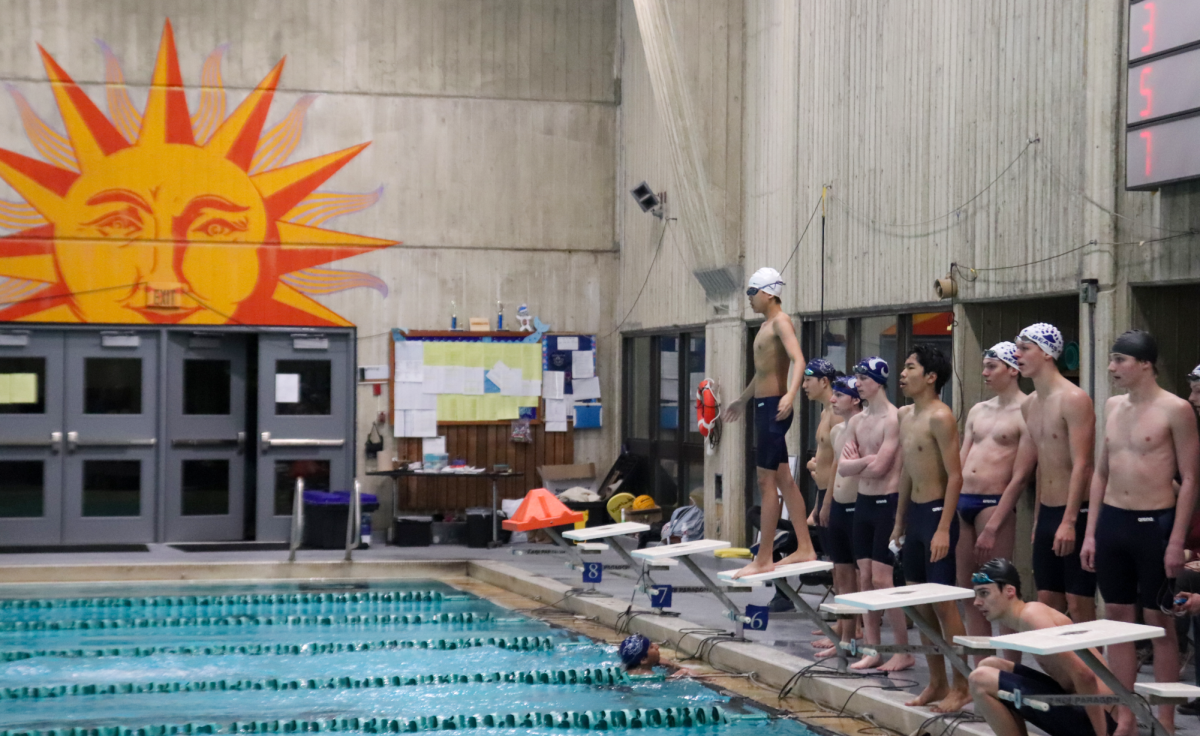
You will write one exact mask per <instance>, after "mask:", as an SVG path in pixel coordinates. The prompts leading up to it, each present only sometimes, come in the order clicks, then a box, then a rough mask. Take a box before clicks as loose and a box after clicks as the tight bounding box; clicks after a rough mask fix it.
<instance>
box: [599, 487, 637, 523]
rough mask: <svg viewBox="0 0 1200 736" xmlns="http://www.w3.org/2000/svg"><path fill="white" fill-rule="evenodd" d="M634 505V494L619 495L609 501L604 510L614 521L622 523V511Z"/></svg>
mask: <svg viewBox="0 0 1200 736" xmlns="http://www.w3.org/2000/svg"><path fill="white" fill-rule="evenodd" d="M632 505H633V494H632V493H617V494H615V495H614V496H613V497H612V498H610V499H608V504H607V505H605V507H604V508H605V509H606V510H607V511H608V515H609V516H611V517H612V520H613V521H616V522H621V521H624V519H622V518H621V510H622V509H627V508H629V507H630V506H632Z"/></svg>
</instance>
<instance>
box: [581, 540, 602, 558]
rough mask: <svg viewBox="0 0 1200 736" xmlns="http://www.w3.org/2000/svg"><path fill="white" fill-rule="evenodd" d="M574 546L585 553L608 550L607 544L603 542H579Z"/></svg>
mask: <svg viewBox="0 0 1200 736" xmlns="http://www.w3.org/2000/svg"><path fill="white" fill-rule="evenodd" d="M575 547H576V548H577V549H578V550H579V551H580V552H582V553H583V554H585V555H598V554H600V553H601V552H606V551H608V545H607V544H605V543H604V542H579V543H578V544H576V545H575Z"/></svg>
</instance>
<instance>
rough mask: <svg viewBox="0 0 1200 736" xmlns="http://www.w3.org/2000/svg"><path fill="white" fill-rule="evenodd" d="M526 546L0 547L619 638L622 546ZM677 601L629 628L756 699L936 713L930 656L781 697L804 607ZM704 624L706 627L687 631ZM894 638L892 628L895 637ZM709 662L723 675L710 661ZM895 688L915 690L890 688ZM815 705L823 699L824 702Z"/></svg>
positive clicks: (976, 728)
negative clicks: (735, 634) (375, 592)
mask: <svg viewBox="0 0 1200 736" xmlns="http://www.w3.org/2000/svg"><path fill="white" fill-rule="evenodd" d="M516 549H518V550H520V551H523V552H528V553H527V554H520V555H514V554H513V549H512V548H501V549H496V550H487V549H468V548H465V547H455V546H442V545H438V546H432V547H386V546H379V545H377V546H375V547H374V548H372V549H369V550H362V551H358V552H355V554H354V560H355V562H353V563H349V564H347V563H345V562H343V561H342V558H343V554H344V553H343V552H340V551H332V550H330V551H318V550H302V551H301V552H300V553H299V555H298V559H297V562H296V563H292V564H289V563H287V562H286V559H287V553H286V552H280V551H249V552H247V551H237V552H207V551H206V552H183V551H180V550H177V549H174V548H171V547H167V546H165V545H150V551H149V552H115V553H71V552H68V553H36V554H6V555H2V556H0V583H7V584H16V585H9V586H4V588H6V590H4V589H0V595H3V594H5V593H7V594H8V595H13V594H22V593H25V592H26V590H28V589H33V588H35V587H36V588H38V589H40V591H41V592H42V593H43V594H45V592H46V591H45V585H46V584H47V583H54V582H61V583H102V582H109V581H111V583H113V584H115V585H114V587H115V586H119V585H120V583H121V582H122V581H144V580H174V581H181V580H254V579H257V580H261V579H314V578H324V579H329V578H335V579H383V578H397V577H405V578H431V579H438V580H444V581H446V582H448V583H452V584H454V585H456V586H457V587H461V588H464V589H466V590H470V591H471V592H475V593H479V594H480V595H484V596H485V597H488V598H489V599H492V600H495V601H496V602H497V603H500V604H502V605H506V606H509V607H512V608H514V609H520V610H531V609H533V608H535V607H544V606H550V605H556V606H557V607H558V608H559V609H561V610H563V611H564V613H562V614H558V613H550V614H548V615H547V614H546V612H545V611H544V610H543V611H541V612H540V614H541V615H542V616H543V617H544V618H547V619H548V620H551V621H553V622H554V623H556V624H559V625H565V626H568V627H569V628H573V629H576V630H579V631H580V632H581V633H585V634H588V635H589V636H593V637H596V638H604V639H607V640H609V641H616V640H618V639H619V638H620V635H618V634H617V633H616V632H615V631H613V629H614V628H616V627H617V626H618V625H619V623H621V622H620V621H619V618H620V617H622V614H623V613H624V612H625V611H626V610H627V608H628V606H629V604H630V596H631V593H632V592H633V588H634V582H635V580H634V579H635V577H636V573H632V572H631V571H629V570H627V569H619V565H620V564H621V560H620V559H619V558H618V557H617V555H616V553H614V552H612V551H608V552H604V553H602V554H601V555H598V556H595V557H589V558H588V560H589V561H591V560H597V561H601V562H604V563H605V564H606V565H611V566H614V567H617V568H618V569H606V570H605V574H604V580H603V582H602V583H600V584H598V585H596V586H595V590H596V592H597V593H599V594H601V595H597V596H593V595H587V596H576V595H568V591H570V590H572V589H573V588H574V589H580V588H583V587H584V586H583V585H582V583H581V577H580V573H579V572H577V571H574V570H571V569H568V568H567V567H566V565H565V564H564V563H565V562H566V556H565V555H564V554H561V553H553V552H551V550H552V549H553V548H552V547H551V546H549V545H544V544H543V545H520V546H519V547H518V548H516ZM699 562H700V564H701V566H702V567H704V568H707V569H709V570H712V572H713V573H714V574H715V572H716V571H718V570H724V569H731V568H736V567H738V566H740V565H741V564H743V563H741V562H739V561H737V560H718V559H716V558H714V557H711V556H709V557H704V558H699ZM392 563H395V564H392ZM653 576H654V579H655V581H656V582H658V583H669V584H672V585H675V586H679V587H682V586H687V588H689V589H695V588H696V587H697V586H698V585H699V581H697V580H696V579H695V578H694V577H693V576H692V575H691V573H689V572H688V571H687V570H686V569H684V568H683V567H682V566H680V567H679V568H675V569H672V570H669V571H655V572H654V573H653ZM22 583H24V584H30V585H29V586H28V588H27V586H26V585H22ZM105 587H106V588H107V586H105ZM104 592H105V593H109V592H111V593H118V592H119V591H118V590H113V591H108V590H105V591H104ZM823 592H824V591H823V590H817V589H815V588H805V589H803V590H802V591H801V593H802V595H804V596H805V598H806V599H807V600H808V601H809V602H810V603H813V604H816V603H817V602H818V601H819V600H820V598H821V594H822V593H823ZM773 594H774V589H773V588H770V587H763V588H756V589H754V590H753V591H751V592H749V593H737V594H732V595H731V597H732V598H733V600H734V601H735V602H736V603H737V604H738V605H745V604H747V603H755V604H759V605H766V604H767V602H768V601H769V600H770V599H771V597H772V596H773ZM634 605H635V608H641V609H642V610H648V609H647V608H646V606H648V601H647V600H646V598H645V596H643V595H640V594H639V595H637V596H636V598H635V599H634ZM672 610H673V611H676V612H679V613H680V616H679V617H660V616H654V615H642V616H637V617H635V618H633V619H632V621H631V622H628V623H627V624H626V625H627V626H628V627H629V628H630V629H631V630H633V631H637V632H639V633H642V634H645V635H646V636H649V637H650V638H651V639H654V640H656V641H659V642H665V646H666V648H667V649H668V650H669V652H668V654H669V653H670V652H678V653H679V655H678V657H676V658H686V657H688V656H689V655H693V654H695V653H696V652H697V650H698V649H700V648H703V649H705V651H704V652H703V654H704V655H705V662H704V663H703V664H704V665H708V666H711V667H716V668H719V669H720V670H725V671H729V672H740V673H748V672H752V673H754V680H755V683H761V684H762V685H764V686H766V687H769V688H772V689H771V690H768V689H764V687H758V686H756V684H755V683H752V682H750V680H748V679H745V678H742V679H737V678H716V681H717V682H719V684H720V685H721V686H722V687H725V688H727V689H729V690H731V691H733V692H737V693H738V694H742V695H747V696H748V697H752V698H753V699H755V700H758V701H759V702H762V703H764V704H765V705H768V706H771V707H775V708H780V709H782V710H787V711H790V712H794V713H797V714H798V715H799V716H800V717H801V718H804V719H808V720H810V722H811V723H813V724H814V725H817V726H821V727H824V728H831V729H834V730H836V731H840V732H844V733H855V732H856V730H858V729H860V728H863V727H866V726H868V724H867V723H866V722H864V721H861V720H858V721H856V720H850V719H844V718H835V717H833V716H835V715H836V713H837V712H838V711H840V710H841V709H843V708H844V710H845V712H846V713H852V714H854V715H858V716H862V715H864V714H865V715H867V716H868V717H870V718H872V719H874V720H875V721H877V722H878V723H880V724H881V725H884V726H887V727H889V728H892V729H896V730H897V731H900V732H902V733H913V732H914V731H915V730H916V729H917V727H918V726H920V725H921V724H922V722H924V721H925V720H926V719H928V718H929V717H930V716H931V715H933V714H931V713H930V712H929V710H928V709H924V708H920V709H918V708H909V707H907V706H905V705H904V704H903V703H904V701H905V700H907V699H909V698H911V697H913V696H915V694H916V693H917V692H918V691H919V688H921V687H924V684H925V683H926V682H927V678H928V672H927V670H925V668H924V661H923V658H922V657H918V665H917V667H915V668H914V669H913V670H910V671H908V672H904V673H900V674H899V675H897V677H896V678H895V679H894V680H893V681H892V682H890V683H889V681H888V680H886V679H885V678H882V677H873V678H871V679H862V680H848V679H829V678H805V679H803V680H802V681H801V682H800V683H799V684H798V685H797V687H796V689H795V690H794V691H793V693H794V694H796V695H798V696H801V697H791V698H787V699H783V700H781V699H779V697H778V694H777V690H778V688H779V687H781V686H782V685H783V684H784V683H785V682H786V681H787V680H788V679H789V678H790V677H791V676H792V675H793V674H795V673H796V672H798V671H799V670H801V669H802V668H804V667H807V666H809V665H810V664H812V661H813V660H812V652H813V649H812V647H811V645H810V642H811V641H812V640H813V639H814V638H815V637H814V636H813V635H812V633H811V632H812V630H813V627H812V625H811V624H809V623H808V622H807V621H806V620H804V619H803V618H801V617H800V616H799V615H798V614H795V613H786V614H771V618H770V625H769V626H768V628H767V630H766V631H761V632H755V631H748V632H746V635H745V636H746V641H745V642H721V643H719V644H716V645H715V646H712V642H711V641H710V642H709V643H707V644H706V645H705V646H703V647H702V646H701V642H702V640H703V639H704V638H705V637H706V636H708V635H709V631H708V630H710V629H718V630H722V631H730V630H731V622H730V621H729V620H728V619H727V618H725V616H724V609H723V608H722V607H721V606H720V604H719V603H718V602H717V601H716V599H715V598H714V597H713V596H711V595H710V594H708V593H707V592H703V593H700V592H677V593H676V594H675V601H674V604H673V606H672ZM695 629H704V630H705V631H704V632H702V633H696V632H695V631H689V630H695ZM888 637H889V634H888V633H887V628H886V627H885V641H886V640H888ZM910 637H911V641H912V642H913V643H916V642H917V639H916V632H915V631H911V632H910ZM684 663H685V664H686V665H687V666H689V668H690V667H692V666H693V662H691V661H687V662H684ZM1150 669H1151V668H1150V666H1146V667H1145V668H1143V672H1142V674H1141V679H1144V680H1150V679H1152V677H1151V676H1150ZM704 671H706V672H709V673H714V674H715V673H716V672H717V670H712V669H707V670H704ZM1192 671H1193V670H1192V665H1191V664H1190V663H1189V665H1188V667H1187V671H1186V673H1185V677H1184V679H1185V681H1189V682H1191V681H1194V680H1192ZM889 685H897V686H907V687H905V688H904V689H898V690H883V689H880V688H882V687H887V686H889ZM864 686H866V687H864ZM743 690H745V691H744V692H743ZM813 703H818V704H820V706H814V704H813ZM943 724H944V725H943ZM1176 725H1177V731H1176V733H1178V734H1181V736H1200V722H1198V720H1197V718H1196V717H1193V716H1183V715H1177V716H1176ZM949 728H950V724H949V723H947V722H942V723H935V724H932V725H931V726H927V727H926V729H925V731H926V732H928V733H929V734H931V736H940V735H941V734H942V733H943V732H944V731H948V730H949ZM954 733H958V734H981V735H982V734H990V733H991V730H990V729H988V728H987V727H986V726H985V725H983V724H978V723H961V724H959V725H958V726H957V728H955V729H954Z"/></svg>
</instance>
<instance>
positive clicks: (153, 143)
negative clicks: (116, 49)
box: [0, 21, 395, 326]
mask: <svg viewBox="0 0 1200 736" xmlns="http://www.w3.org/2000/svg"><path fill="white" fill-rule="evenodd" d="M101 47H102V50H103V52H104V55H105V60H106V65H105V66H106V82H107V84H106V85H105V86H106V95H107V101H108V109H109V115H107V116H106V115H105V114H104V113H103V112H101V111H100V109H99V108H98V107H97V106H96V104H95V103H94V102H93V101H92V100H91V99H90V98H89V97H88V96H87V94H86V93H85V92H84V91H83V90H82V89H81V88H80V87H79V86H78V85H77V84H76V83H75V82H74V81H73V80H72V79H71V78H70V77H69V76H68V75H67V73H66V72H65V71H64V70H63V69H62V68H61V67H60V66H59V65H58V64H57V63H56V62H55V61H54V59H53V58H52V57H51V56H50V55H49V54H48V53H47V52H46V51H45V49H42V48H41V47H40V46H39V47H38V48H39V50H40V51H41V56H42V61H43V63H44V65H45V67H46V74H47V76H48V77H49V80H50V83H51V85H52V87H53V91H54V97H55V101H56V102H57V104H58V110H59V114H60V115H61V117H62V122H63V126H64V128H65V130H66V136H65V137H64V136H63V135H61V134H59V133H58V132H57V131H55V130H54V129H53V128H51V127H50V126H48V125H46V124H45V123H44V122H42V120H41V119H40V118H39V117H38V116H37V114H36V113H35V112H34V111H33V109H32V107H31V106H30V105H29V103H28V102H27V101H26V100H25V99H24V97H23V96H21V94H20V93H19V92H18V91H17V90H16V89H14V88H12V87H11V86H10V87H9V92H10V94H12V96H13V99H14V100H15V101H16V103H17V107H18V110H19V111H20V114H21V120H22V124H23V125H24V128H25V131H26V133H27V135H28V136H29V139H30V142H31V144H32V145H33V146H34V148H35V149H37V151H38V152H39V153H40V154H41V155H42V156H43V158H44V160H39V159H35V158H31V157H29V156H24V155H22V154H19V153H15V152H13V151H9V150H5V149H0V178H2V179H3V180H4V181H5V182H7V183H8V184H9V186H11V187H12V188H13V189H14V190H16V192H17V193H18V194H19V195H20V196H21V197H22V198H23V199H24V200H25V201H24V202H2V201H0V227H7V228H9V229H14V230H19V232H14V233H12V234H10V235H7V236H5V237H2V238H0V276H4V277H6V280H4V281H3V282H2V283H0V320H7V321H14V320H24V321H37V322H88V323H122V324H128V323H153V324H252V325H297V326H301V325H313V326H326V325H348V324H349V322H347V321H346V320H345V319H343V318H342V317H340V316H339V315H337V314H335V313H334V312H332V311H331V310H329V309H327V308H325V307H324V306H322V305H321V304H320V303H318V302H317V301H316V300H314V299H313V298H311V296H310V295H316V294H328V293H332V292H335V291H340V290H343V289H348V288H356V287H360V286H366V287H371V288H375V289H377V290H379V291H380V292H381V293H384V294H386V287H385V286H384V285H383V283H382V282H380V281H379V280H378V279H376V278H375V277H374V276H371V275H369V274H363V273H357V272H353V271H338V270H334V269H328V268H322V266H323V265H324V264H327V263H330V262H332V261H337V260H341V259H343V258H349V257H350V256H354V255H357V254H360V253H364V252H367V251H371V250H374V249H377V248H382V247H386V246H389V245H393V244H394V243H395V241H390V240H378V239H376V238H368V237H364V236H360V235H351V234H347V233H342V232H337V231H333V230H328V229H325V228H322V227H320V225H321V224H322V223H324V222H325V221H327V220H328V219H330V218H332V217H336V216H338V215H343V214H348V213H351V212H356V211H359V210H362V209H364V208H366V207H369V206H370V205H372V204H374V203H375V202H376V201H377V200H378V199H379V196H380V194H381V191H382V190H377V191H375V192H373V193H370V194H341V193H336V192H318V191H316V189H317V187H319V186H320V185H321V184H323V183H324V182H325V181H326V180H328V179H329V178H330V177H331V176H333V175H334V174H335V173H336V172H337V171H338V170H339V169H341V168H342V167H343V166H345V165H346V164H347V163H348V162H349V161H350V160H351V159H353V158H354V157H355V156H357V155H358V154H359V153H360V152H361V151H362V150H363V149H364V148H366V147H367V145H368V144H367V143H363V144H360V145H356V146H353V147H351V148H347V149H345V150H342V151H337V152H335V153H329V154H326V155H323V156H318V157H316V158H311V159H308V160H305V161H299V162H297V163H292V164H288V163H286V162H287V159H288V157H289V156H290V154H291V153H292V151H293V150H294V149H295V147H296V145H297V144H298V143H299V139H300V131H301V128H302V126H303V120H304V115H305V111H306V110H307V108H308V107H309V105H310V104H311V102H312V97H311V96H305V97H303V98H301V99H300V100H299V101H298V102H297V103H296V105H295V107H294V108H293V109H292V111H291V112H290V113H289V114H288V115H287V117H286V118H285V119H284V120H282V121H281V122H280V123H279V124H278V125H276V126H275V127H273V128H271V129H269V130H267V131H266V133H265V134H264V132H263V129H264V127H265V123H266V119H267V113H268V110H269V109H270V106H271V101H272V98H273V97H274V93H275V89H276V86H277V85H278V84H279V79H280V75H281V74H282V72H283V61H280V62H279V64H278V65H276V67H275V68H274V69H272V70H271V73H270V74H268V75H267V77H266V78H265V79H264V80H263V81H262V82H261V83H260V84H259V85H258V87H256V88H255V89H254V90H253V91H251V92H250V93H249V95H247V97H246V98H245V100H243V101H242V103H241V104H240V105H238V106H237V108H236V109H234V110H233V112H232V113H230V114H229V115H228V116H226V115H225V92H224V88H223V86H222V84H221V79H220V60H221V56H222V54H223V53H224V51H225V47H220V48H218V49H217V50H216V51H214V52H213V53H212V54H211V55H210V56H209V58H208V60H207V61H206V62H205V64H204V69H203V71H202V73H201V87H202V89H201V92H200V103H199V108H198V112H197V114H196V115H194V116H193V115H192V114H191V113H190V112H189V109H188V102H187V98H186V93H185V89H184V87H183V80H182V77H181V75H180V71H179V59H178V55H177V54H176V51H175V38H174V35H173V32H172V29H171V23H170V21H167V22H166V23H165V25H164V28H163V34H162V41H161V43H160V45H159V50H158V57H157V60H156V62H155V65H154V76H153V82H152V85H151V87H150V89H149V92H148V99H147V102H146V105H145V108H144V110H143V111H142V112H141V113H140V114H139V113H138V111H137V109H136V107H135V106H134V104H133V102H132V100H131V99H130V97H129V94H128V92H127V90H126V88H125V85H124V78H123V76H122V72H121V68H120V64H119V62H118V61H117V59H116V57H115V55H114V54H113V53H112V51H111V50H110V49H109V48H108V47H107V46H104V45H103V44H101Z"/></svg>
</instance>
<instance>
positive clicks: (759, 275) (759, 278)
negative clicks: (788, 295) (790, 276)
mask: <svg viewBox="0 0 1200 736" xmlns="http://www.w3.org/2000/svg"><path fill="white" fill-rule="evenodd" d="M748 286H750V287H751V288H753V289H758V290H759V291H763V292H766V293H768V294H770V295H771V296H779V295H780V294H782V293H783V277H782V276H780V275H779V272H778V271H776V270H775V269H773V268H769V267H763V268H760V269H758V270H757V271H755V272H754V275H753V276H751V277H750V283H749V284H748Z"/></svg>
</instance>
